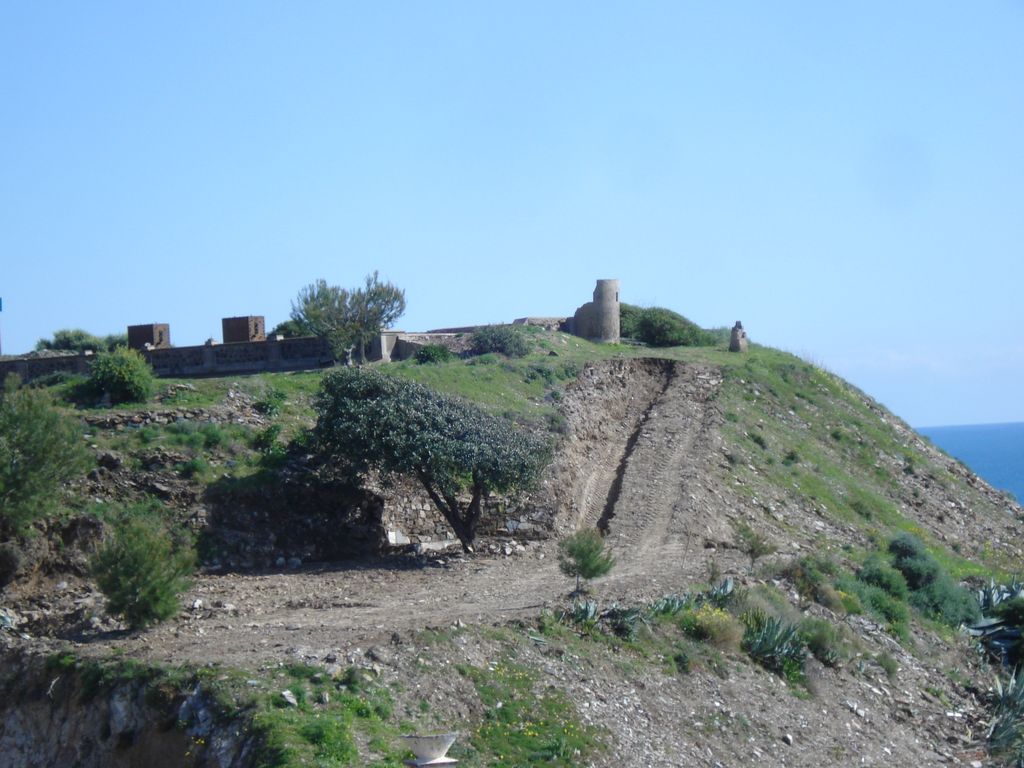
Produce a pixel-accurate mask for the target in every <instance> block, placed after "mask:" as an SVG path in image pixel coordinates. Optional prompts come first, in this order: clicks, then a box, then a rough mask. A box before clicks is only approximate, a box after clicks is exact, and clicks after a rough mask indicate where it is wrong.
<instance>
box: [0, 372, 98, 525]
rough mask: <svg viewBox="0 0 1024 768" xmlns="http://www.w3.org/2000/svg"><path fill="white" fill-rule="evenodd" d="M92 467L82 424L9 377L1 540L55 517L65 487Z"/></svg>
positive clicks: (1, 418)
mask: <svg viewBox="0 0 1024 768" xmlns="http://www.w3.org/2000/svg"><path fill="white" fill-rule="evenodd" d="M90 463H91V459H90V457H89V454H88V452H87V450H86V448H85V445H84V444H83V443H82V436H81V428H80V426H79V424H78V423H77V422H76V421H75V420H73V419H70V418H68V417H66V416H64V414H62V413H61V412H60V411H59V410H58V409H57V407H56V406H55V405H54V403H53V400H52V398H51V397H50V396H49V395H48V394H47V393H46V392H44V391H42V390H33V389H28V388H24V387H21V386H20V380H19V379H18V377H17V376H14V375H10V376H8V377H7V379H6V380H5V381H4V384H3V388H2V389H0V538H4V537H6V536H9V535H12V534H16V533H20V532H22V531H24V529H25V528H26V527H27V526H28V525H29V524H30V523H31V522H32V521H33V520H36V519H38V518H40V517H43V516H44V515H46V514H48V513H50V512H51V511H52V510H53V508H54V506H55V504H56V501H57V499H58V495H57V491H58V489H59V488H60V486H61V484H62V483H64V482H66V481H68V480H70V479H72V478H73V477H75V476H77V475H79V474H82V473H84V472H85V470H86V469H87V468H88V466H89V465H90Z"/></svg>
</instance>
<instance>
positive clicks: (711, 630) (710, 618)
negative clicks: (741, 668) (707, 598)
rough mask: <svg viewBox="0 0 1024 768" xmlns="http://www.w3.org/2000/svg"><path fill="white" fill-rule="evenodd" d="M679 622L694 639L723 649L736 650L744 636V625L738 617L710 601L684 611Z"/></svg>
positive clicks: (684, 630) (680, 626)
mask: <svg viewBox="0 0 1024 768" xmlns="http://www.w3.org/2000/svg"><path fill="white" fill-rule="evenodd" d="M678 623H679V628H680V629H681V630H683V632H685V633H686V634H687V635H689V636H690V637H692V638H693V639H694V640H702V641H705V642H708V643H711V644H712V645H714V646H715V647H716V648H721V649H723V650H736V649H737V648H738V647H739V644H740V640H741V638H742V637H743V627H742V626H741V625H740V623H739V622H738V621H737V620H736V618H735V617H734V616H733V615H732V614H731V613H729V612H728V611H726V610H723V609H722V608H718V607H716V606H714V605H711V604H710V603H705V604H704V605H701V606H700V607H699V608H696V609H692V610H691V609H688V610H685V611H683V612H682V613H681V614H680V616H679V622H678Z"/></svg>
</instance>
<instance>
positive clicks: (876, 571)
mask: <svg viewBox="0 0 1024 768" xmlns="http://www.w3.org/2000/svg"><path fill="white" fill-rule="evenodd" d="M857 578H858V579H860V580H861V581H863V582H864V583H865V584H871V585H872V586H875V587H878V588H879V589H882V590H884V591H885V592H887V593H888V594H890V595H892V596H893V597H895V598H897V599H899V600H906V599H907V598H908V597H909V596H910V590H909V589H908V588H907V580H906V579H905V578H903V574H902V573H900V572H899V571H898V570H896V569H895V568H893V567H892V566H891V565H889V564H888V563H887V562H885V560H883V559H882V558H881V557H879V556H878V555H873V556H872V557H869V558H868V560H867V562H865V563H864V566H863V567H862V568H861V569H860V570H859V571H857Z"/></svg>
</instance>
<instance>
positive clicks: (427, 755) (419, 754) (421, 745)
mask: <svg viewBox="0 0 1024 768" xmlns="http://www.w3.org/2000/svg"><path fill="white" fill-rule="evenodd" d="M458 736H459V734H457V733H438V734H433V735H430V736H417V735H409V736H403V737H402V741H404V742H405V743H406V745H407V746H408V747H409V749H411V750H412V753H413V754H414V755H416V762H418V763H429V762H431V761H433V760H440V759H442V758H443V757H444V756H445V753H447V752H448V749H449V748H450V747H451V745H452V744H454V743H455V739H456V738H458Z"/></svg>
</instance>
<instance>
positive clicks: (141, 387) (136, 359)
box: [89, 347, 156, 403]
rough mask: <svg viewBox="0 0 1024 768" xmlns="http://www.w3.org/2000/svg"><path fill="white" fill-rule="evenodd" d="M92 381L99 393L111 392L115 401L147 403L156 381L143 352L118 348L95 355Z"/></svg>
mask: <svg viewBox="0 0 1024 768" xmlns="http://www.w3.org/2000/svg"><path fill="white" fill-rule="evenodd" d="M89 384H90V386H91V387H92V388H93V389H94V390H95V391H96V392H98V393H106V394H108V395H110V402H112V403H144V402H145V401H146V400H148V399H149V398H150V396H151V395H152V394H153V389H154V387H155V384H156V382H155V379H154V378H153V370H152V369H151V368H150V367H149V363H147V362H146V359H145V358H144V357H143V356H142V355H141V354H139V353H138V352H137V351H136V350H134V349H128V348H127V347H118V348H117V349H115V350H114V351H113V352H103V353H101V354H99V355H97V356H96V359H95V360H94V361H93V363H92V365H91V366H90V368H89Z"/></svg>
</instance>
